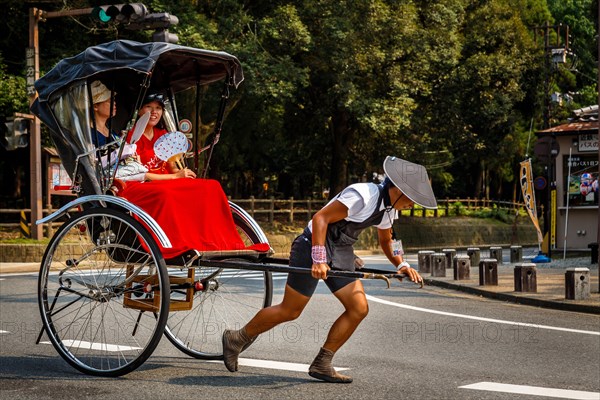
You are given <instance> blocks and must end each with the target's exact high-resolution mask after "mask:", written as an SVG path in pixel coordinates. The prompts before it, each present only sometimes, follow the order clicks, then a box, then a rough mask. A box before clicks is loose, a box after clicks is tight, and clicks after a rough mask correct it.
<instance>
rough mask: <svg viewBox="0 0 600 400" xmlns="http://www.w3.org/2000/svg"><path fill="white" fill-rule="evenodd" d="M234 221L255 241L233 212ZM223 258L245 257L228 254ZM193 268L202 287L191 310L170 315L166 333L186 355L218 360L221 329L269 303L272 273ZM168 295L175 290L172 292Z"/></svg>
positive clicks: (232, 326) (237, 323) (233, 325)
mask: <svg viewBox="0 0 600 400" xmlns="http://www.w3.org/2000/svg"><path fill="white" fill-rule="evenodd" d="M234 222H235V223H236V226H237V228H238V231H239V232H240V236H241V237H242V239H244V241H245V242H246V244H253V243H258V237H257V236H256V234H255V233H254V231H253V230H252V228H251V227H250V226H248V225H247V224H246V223H245V222H244V221H242V220H239V219H236V218H235V216H234ZM223 261H247V260H240V259H235V258H230V259H227V260H223ZM194 272H195V279H196V281H200V282H202V283H203V288H202V290H199V291H196V293H195V294H194V297H193V306H192V309H191V310H188V311H177V312H172V313H171V314H170V315H169V319H168V321H167V326H166V327H165V335H166V336H167V338H168V339H169V340H170V341H171V342H172V343H173V344H174V345H175V347H177V348H178V349H179V350H181V351H182V352H184V353H185V354H187V355H189V356H192V357H195V358H199V359H204V360H220V359H222V358H223V346H222V335H223V331H224V330H225V329H239V328H241V327H242V326H244V325H245V324H246V323H247V322H248V321H249V320H250V318H252V317H253V316H254V314H256V312H258V311H259V310H260V309H261V308H264V307H268V306H270V305H271V301H272V298H273V280H272V276H271V273H270V272H266V271H250V270H240V269H234V268H207V267H196V268H195V271H194ZM182 274H184V273H182ZM171 276H173V273H171ZM182 276H183V275H182ZM171 296H172V297H175V296H177V294H176V293H171Z"/></svg>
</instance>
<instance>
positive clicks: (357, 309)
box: [308, 280, 369, 383]
mask: <svg viewBox="0 0 600 400" xmlns="http://www.w3.org/2000/svg"><path fill="white" fill-rule="evenodd" d="M334 295H335V296H336V297H337V298H338V300H339V301H340V302H341V303H342V305H343V306H344V308H345V311H344V313H343V314H342V315H340V316H339V318H338V319H337V320H336V321H335V322H334V323H333V325H332V327H331V329H330V330H329V334H328V335H327V340H326V341H325V344H324V345H323V347H322V348H321V350H320V351H319V354H318V355H317V357H316V358H315V360H314V361H313V363H312V364H311V366H310V368H309V369H308V374H309V375H310V376H312V377H313V378H317V379H321V380H324V381H327V382H333V383H350V382H352V378H351V377H349V376H346V375H342V374H339V373H338V372H336V370H335V369H334V368H333V365H332V359H333V356H334V355H335V352H336V351H337V350H338V349H339V348H340V347H342V345H343V344H344V343H346V341H347V340H348V339H349V338H350V336H352V334H353V333H354V331H355V330H356V328H357V327H358V325H359V324H360V323H361V321H362V320H363V319H364V318H365V317H366V316H367V314H368V312H369V304H368V302H367V298H366V296H365V291H364V288H363V285H362V283H361V282H360V281H358V280H357V281H355V282H353V283H351V284H349V285H347V286H345V287H343V288H342V289H340V290H338V291H337V292H335V293H334Z"/></svg>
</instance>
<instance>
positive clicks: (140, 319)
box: [38, 208, 169, 376]
mask: <svg viewBox="0 0 600 400" xmlns="http://www.w3.org/2000/svg"><path fill="white" fill-rule="evenodd" d="M164 294H166V295H164ZM38 302H39V307H40V312H41V317H42V323H43V326H44V328H45V331H46V333H47V335H48V337H49V338H50V341H51V343H52V344H53V345H54V347H55V348H56V350H57V351H58V353H59V354H60V355H61V357H62V358H64V359H65V360H66V361H67V362H68V363H69V364H71V365H72V366H73V367H75V368H76V369H78V370H79V371H82V372H84V373H86V374H90V375H97V376H120V375H123V374H126V373H128V372H131V371H133V370H134V369H136V368H137V367H139V366H140V365H141V364H142V363H143V362H144V361H145V360H146V359H147V358H148V357H149V356H150V355H151V354H152V352H153V351H154V349H155V348H156V346H157V345H158V343H159V341H160V339H161V336H162V334H163V332H164V327H165V324H166V322H167V317H168V314H169V280H168V276H167V270H166V267H165V262H164V260H163V258H162V255H161V252H160V250H159V248H158V246H157V244H156V243H155V242H154V239H153V238H152V236H151V235H150V233H149V232H148V231H147V230H146V229H145V228H144V227H143V226H142V225H141V224H140V223H139V222H138V221H136V220H135V219H134V218H133V217H131V216H130V215H128V214H126V213H124V212H120V211H116V210H112V209H106V208H94V209H89V210H86V211H84V212H82V213H80V214H77V215H75V216H73V217H72V218H71V219H70V220H68V221H67V222H65V223H64V224H63V225H62V226H61V227H60V228H59V229H58V231H57V232H56V234H55V235H54V236H53V238H52V239H51V241H50V243H49V244H48V247H47V249H46V253H45V254H44V258H43V260H42V265H41V270H40V275H39V280H38Z"/></svg>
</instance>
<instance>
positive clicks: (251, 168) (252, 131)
mask: <svg viewBox="0 0 600 400" xmlns="http://www.w3.org/2000/svg"><path fill="white" fill-rule="evenodd" d="M115 2H116V1H115ZM123 2H124V1H123ZM4 3H5V9H8V10H9V12H10V15H11V18H10V19H8V20H7V21H5V23H4V24H3V25H2V26H0V33H1V35H0V67H2V68H1V71H0V75H1V76H0V78H2V79H1V81H0V85H2V89H3V90H2V91H1V92H0V105H2V108H1V109H2V112H4V113H5V114H6V115H9V114H10V113H12V112H14V111H17V110H19V111H23V110H26V107H27V99H26V97H25V93H24V79H23V76H24V75H23V71H24V48H25V47H26V46H27V41H28V31H27V23H26V21H27V18H28V8H29V7H32V6H40V7H41V8H44V9H46V10H48V11H50V10H57V9H62V8H66V9H75V8H85V7H91V6H94V5H98V4H104V3H106V2H104V1H100V0H97V1H94V0H89V1H86V0H57V1H55V2H49V1H44V2H41V3H39V4H38V3H35V2H33V1H32V2H26V3H23V2H21V1H18V0H6V1H4ZM144 3H145V4H146V5H147V6H148V8H149V9H150V10H152V11H154V12H161V11H166V12H169V13H171V14H173V15H176V16H178V18H179V21H180V22H179V25H177V26H176V27H174V28H172V29H171V30H172V31H174V32H176V33H177V34H178V36H179V39H180V43H181V44H184V45H188V46H193V47H199V48H207V49H213V50H223V51H227V52H229V53H232V54H235V55H236V56H237V57H238V58H239V59H240V61H241V62H242V65H243V67H244V73H245V77H246V79H245V81H244V83H243V84H242V86H241V88H240V90H238V91H237V92H236V93H235V94H234V97H233V98H232V104H234V105H235V107H234V108H233V109H232V110H231V112H230V113H229V115H228V119H227V121H226V123H225V126H224V132H223V135H222V138H221V141H220V142H219V145H218V146H217V149H216V154H215V156H214V157H213V164H212V168H211V170H210V175H211V176H212V177H215V178H218V179H220V180H221V182H222V183H223V185H224V186H225V188H226V191H227V192H228V194H230V195H232V196H234V197H247V196H250V195H254V196H281V197H289V196H294V197H298V198H302V197H309V196H314V197H321V196H322V194H323V193H329V194H330V195H333V194H335V193H336V192H337V191H338V190H339V189H341V188H342V187H343V186H345V185H346V184H348V183H350V182H355V181H361V180H370V179H371V177H372V173H373V172H382V171H381V161H382V160H383V158H384V157H385V156H386V155H390V154H393V155H397V156H400V157H404V158H407V159H410V160H413V161H415V162H419V163H423V164H424V165H426V166H428V168H429V170H430V175H431V177H432V179H433V184H434V188H435V191H436V194H437V195H438V196H465V197H466V196H471V197H473V196H475V197H478V196H493V197H503V196H506V197H509V196H511V195H512V192H513V190H512V186H513V185H515V182H514V177H515V175H516V171H517V169H518V161H520V160H521V159H522V158H523V157H524V155H525V152H526V149H527V144H528V143H527V140H528V139H527V138H528V133H529V131H530V129H536V128H538V127H540V126H541V116H542V105H543V98H544V93H543V90H544V85H543V81H542V80H543V77H544V75H545V70H544V65H545V53H544V49H543V44H541V43H536V42H535V41H534V40H533V38H534V32H533V30H532V27H534V26H541V25H543V24H545V23H546V22H547V21H548V22H549V23H550V24H554V23H556V22H562V23H564V24H568V25H569V26H570V29H571V32H572V34H573V39H572V42H571V44H572V49H573V52H574V53H575V54H576V62H575V63H572V64H569V65H568V66H567V67H566V68H562V69H560V70H558V71H556V73H555V74H553V78H554V79H553V82H552V83H553V85H554V86H555V87H556V88H557V90H561V91H563V92H567V91H570V92H572V93H573V96H574V98H575V103H574V104H572V105H571V106H570V107H574V106H576V105H582V106H583V105H589V104H586V102H588V103H589V102H595V101H596V100H595V96H597V91H596V90H595V85H596V82H595V77H596V76H597V75H596V65H595V60H596V59H597V49H596V46H595V41H594V35H595V34H596V33H595V29H594V26H595V24H596V23H597V21H596V20H595V18H596V17H595V14H594V10H593V6H594V4H593V1H592V0H444V1H435V0H401V1H398V0H298V1H287V0H274V1H269V2H264V1H257V0H244V1H240V0H219V1H210V2H204V1H198V0H182V1H177V2H175V1H168V0H147V1H144ZM596 7H597V6H596ZM581 10H583V12H581ZM150 37H151V32H147V31H142V32H135V31H128V30H126V29H123V28H122V27H119V26H116V25H108V26H104V25H101V24H99V23H97V22H94V21H92V20H91V18H88V17H85V16H82V17H69V18H59V19H49V20H47V21H46V22H42V23H40V43H41V48H40V50H41V70H42V73H43V72H44V71H47V70H48V69H50V68H51V67H52V66H53V65H54V64H55V63H56V62H57V61H58V60H60V59H61V58H64V57H67V56H71V55H73V54H76V53H78V52H80V51H81V50H83V49H84V48H86V47H88V46H90V45H92V44H95V43H100V42H105V41H109V40H113V39H117V38H124V39H133V40H139V41H148V40H150ZM559 111H560V110H555V113H554V116H555V118H560V117H561V116H565V115H567V114H568V109H564V111H562V112H563V113H562V114H561V113H560V112H559ZM532 123H533V125H532ZM265 183H266V184H268V185H267V186H265V185H264V184H265ZM265 188H266V190H265Z"/></svg>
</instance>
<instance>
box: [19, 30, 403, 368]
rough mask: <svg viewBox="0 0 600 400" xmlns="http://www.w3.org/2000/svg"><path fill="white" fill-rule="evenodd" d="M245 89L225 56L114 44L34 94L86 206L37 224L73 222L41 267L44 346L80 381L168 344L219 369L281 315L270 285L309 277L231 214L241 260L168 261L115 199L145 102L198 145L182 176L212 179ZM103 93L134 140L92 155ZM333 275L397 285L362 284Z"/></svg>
mask: <svg viewBox="0 0 600 400" xmlns="http://www.w3.org/2000/svg"><path fill="white" fill-rule="evenodd" d="M243 79H244V76H243V72H242V68H241V65H240V62H239V61H238V59H237V58H236V57H235V56H232V55H230V54H227V53H225V52H218V51H209V50H201V49H195V48H190V47H185V46H179V45H174V44H168V43H156V42H154V43H138V42H133V41H126V40H117V41H113V42H110V43H106V44H101V45H97V46H93V47H90V48H88V49H86V50H85V51H84V52H82V53H80V54H78V55H76V56H74V57H71V58H67V59H64V60H62V61H60V62H59V63H58V64H57V65H56V66H55V67H54V68H53V69H52V70H50V71H49V72H48V73H47V74H46V75H44V76H43V77H42V78H41V79H39V80H38V81H36V83H35V87H36V90H37V93H38V98H37V100H36V101H35V102H34V104H33V105H32V107H31V109H32V112H33V113H34V114H35V115H36V116H38V117H39V118H40V120H41V121H42V122H43V123H45V124H46V126H47V127H48V128H49V131H50V135H51V138H52V140H53V142H54V144H55V146H56V148H57V151H58V153H59V156H60V158H61V161H62V163H63V166H64V168H65V169H66V171H67V173H68V174H69V176H70V177H71V180H72V185H71V190H72V191H73V192H75V193H76V194H77V197H76V199H75V200H73V201H71V202H69V203H68V204H66V205H65V206H63V207H61V208H60V209H59V210H57V211H55V212H54V213H52V214H51V215H48V216H47V217H45V218H43V219H41V220H39V221H37V223H38V224H40V223H41V224H45V223H52V222H53V221H57V220H64V222H63V223H62V225H61V226H60V227H59V228H58V229H57V230H56V232H55V233H54V235H53V236H52V238H51V239H50V241H49V243H48V246H47V249H46V251H45V254H44V256H43V259H42V261H41V266H40V273H39V278H38V303H39V309H40V314H41V319H42V325H43V328H42V332H40V336H39V337H38V343H39V342H40V341H41V340H42V336H43V333H44V332H45V333H46V335H47V336H48V338H49V340H50V343H51V344H52V345H53V346H54V348H55V349H56V351H57V352H58V353H59V354H60V356H61V357H62V358H63V359H64V360H66V362H67V363H69V364H70V365H72V366H73V367H74V368H76V369H77V370H79V371H81V372H83V373H86V374H90V375H96V376H120V375H123V374H126V373H129V372H131V371H133V370H135V369H136V368H138V367H139V366H140V365H142V364H143V363H144V362H145V360H146V359H148V357H149V356H150V355H151V354H152V352H153V351H154V350H155V348H156V346H157V345H158V343H159V341H160V339H161V337H162V335H163V334H164V335H165V336H166V337H167V338H168V340H169V341H170V342H171V343H173V345H174V346H175V347H176V348H178V349H179V350H181V351H182V352H183V353H185V354H187V355H190V356H192V357H196V358H199V359H206V360H214V359H222V344H221V336H222V332H223V330H224V329H226V328H239V327H241V326H242V325H243V324H244V323H245V322H247V321H248V320H249V319H250V318H251V317H252V316H253V315H254V314H255V313H256V312H257V311H258V310H259V309H260V308H262V307H266V306H269V305H270V304H271V301H272V295H273V282H272V272H273V271H279V272H292V271H297V272H303V273H306V272H309V270H300V269H297V268H293V267H289V266H287V265H284V264H287V260H285V259H277V258H273V257H272V256H273V250H272V249H271V247H270V245H269V241H268V239H267V236H266V235H265V233H264V232H263V230H262V229H261V228H260V226H259V224H258V223H257V222H256V221H255V220H254V219H253V218H252V217H251V216H250V215H249V214H248V213H247V212H246V211H244V210H243V209H242V208H241V207H239V206H238V205H236V204H234V203H232V202H229V210H230V212H231V217H232V218H233V221H234V225H235V230H236V232H237V234H238V235H239V237H240V238H241V240H242V241H243V243H244V246H243V247H241V248H240V247H239V246H238V247H237V248H234V249H229V248H226V249H217V250H214V249H213V250H208V251H204V250H198V249H189V250H188V251H186V252H184V253H182V254H179V255H177V256H176V257H172V258H165V257H164V256H163V253H162V251H161V249H167V248H170V247H171V242H170V240H169V237H168V235H167V234H166V233H165V231H164V230H163V228H162V227H161V226H160V225H159V224H158V223H157V221H156V220H155V218H154V217H153V216H152V215H150V214H149V213H148V212H147V211H145V210H144V209H142V208H141V207H139V206H138V205H136V204H133V203H132V202H129V201H127V200H126V199H124V198H122V197H120V196H119V195H118V186H119V179H117V178H116V171H117V170H116V168H113V167H111V165H112V164H111V163H110V158H111V157H114V158H115V163H116V164H119V163H120V160H119V152H120V151H122V148H123V147H124V146H125V142H126V140H125V136H126V134H125V132H127V131H128V130H130V129H132V127H133V126H134V124H135V119H136V118H135V114H136V111H137V109H138V107H139V106H140V104H141V101H142V99H143V97H144V96H145V95H146V94H147V93H148V92H149V91H160V92H161V93H164V94H165V96H166V98H167V100H166V102H165V110H164V118H165V121H166V122H168V124H169V125H171V126H170V130H177V131H181V132H185V135H186V137H187V138H188V139H189V142H190V143H191V146H190V147H189V149H188V151H187V152H186V154H185V156H184V162H185V163H186V165H188V166H189V167H190V168H193V169H194V170H195V171H197V172H198V174H199V176H201V177H206V175H207V170H208V168H209V165H210V159H211V157H212V154H213V153H212V152H213V149H214V146H215V145H216V143H217V142H218V140H219V136H220V134H221V128H222V124H223V120H224V117H225V115H226V114H227V112H228V108H227V104H228V99H229V97H230V95H231V92H232V91H234V90H236V89H237V88H238V86H239V85H240V83H241V82H242V81H243ZM96 80H100V81H102V82H103V83H104V85H106V87H108V88H109V89H110V90H111V91H112V92H113V93H115V94H116V97H115V98H114V100H115V101H113V100H111V108H112V107H116V115H115V116H114V117H113V118H111V120H110V124H111V125H112V126H111V129H112V130H115V131H117V132H124V133H123V135H122V137H121V138H120V139H118V140H115V141H114V142H111V143H107V144H105V145H102V146H95V145H94V143H95V142H94V140H93V134H92V132H93V130H92V128H91V127H93V125H94V123H93V107H92V104H91V103H92V101H91V97H92V95H91V90H90V85H91V83H92V82H93V81H96ZM115 154H116V156H115ZM107 158H108V159H109V162H108V163H105V162H104V161H105V160H106V159H107ZM103 160H104V161H103ZM201 169H202V172H200V170H201ZM116 194H117V195H116ZM194 223H200V224H201V223H202V221H194ZM215 229H217V227H215ZM331 274H332V275H335V274H337V275H339V276H356V277H361V278H378V279H386V280H387V279H388V278H389V277H399V276H398V275H394V274H388V275H383V274H381V273H373V272H371V273H369V272H368V271H366V270H365V271H364V272H361V273H354V272H345V271H332V272H331ZM388 284H389V281H388Z"/></svg>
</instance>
